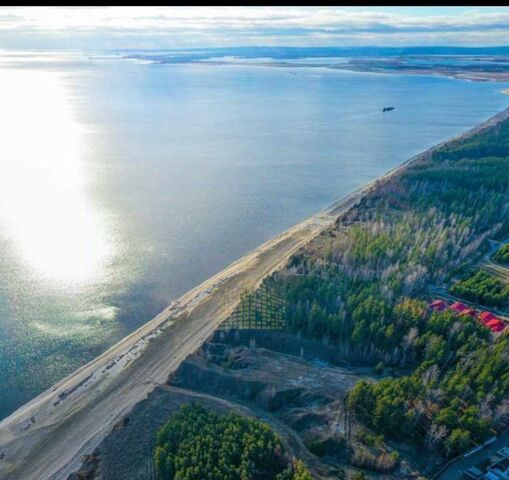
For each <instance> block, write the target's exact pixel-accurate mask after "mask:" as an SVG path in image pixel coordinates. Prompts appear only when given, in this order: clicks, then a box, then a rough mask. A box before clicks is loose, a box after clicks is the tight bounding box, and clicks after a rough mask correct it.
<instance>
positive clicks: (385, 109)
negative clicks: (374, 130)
mask: <svg viewBox="0 0 509 480" xmlns="http://www.w3.org/2000/svg"><path fill="white" fill-rule="evenodd" d="M395 108H396V107H384V109H383V110H382V112H383V113H385V112H390V111H391V110H394V109H395Z"/></svg>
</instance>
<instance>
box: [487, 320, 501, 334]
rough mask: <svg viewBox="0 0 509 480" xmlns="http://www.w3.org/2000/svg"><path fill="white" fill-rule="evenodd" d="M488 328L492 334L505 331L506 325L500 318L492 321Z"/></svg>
mask: <svg viewBox="0 0 509 480" xmlns="http://www.w3.org/2000/svg"><path fill="white" fill-rule="evenodd" d="M486 326H487V327H488V328H489V329H490V330H491V331H492V332H501V331H502V330H504V329H505V324H504V322H503V321H502V320H499V319H498V318H496V319H494V320H490V321H489V322H488V323H487V324H486Z"/></svg>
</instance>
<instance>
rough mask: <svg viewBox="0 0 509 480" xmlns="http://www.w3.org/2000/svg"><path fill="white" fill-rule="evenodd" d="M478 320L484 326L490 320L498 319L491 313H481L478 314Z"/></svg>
mask: <svg viewBox="0 0 509 480" xmlns="http://www.w3.org/2000/svg"><path fill="white" fill-rule="evenodd" d="M479 320H480V321H481V322H482V323H484V325H486V324H487V323H488V322H490V321H491V320H498V318H497V317H496V316H495V315H493V313H491V312H481V313H480V314H479Z"/></svg>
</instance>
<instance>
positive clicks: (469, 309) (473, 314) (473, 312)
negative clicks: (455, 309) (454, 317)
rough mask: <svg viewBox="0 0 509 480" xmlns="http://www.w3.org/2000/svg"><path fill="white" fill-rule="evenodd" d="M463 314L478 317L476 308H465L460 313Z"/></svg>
mask: <svg viewBox="0 0 509 480" xmlns="http://www.w3.org/2000/svg"><path fill="white" fill-rule="evenodd" d="M460 315H461V316H463V315H468V316H470V317H472V318H475V317H477V313H476V312H475V310H473V309H472V308H467V309H466V310H463V311H462V312H461V313H460Z"/></svg>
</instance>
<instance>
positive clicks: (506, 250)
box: [493, 243, 509, 265]
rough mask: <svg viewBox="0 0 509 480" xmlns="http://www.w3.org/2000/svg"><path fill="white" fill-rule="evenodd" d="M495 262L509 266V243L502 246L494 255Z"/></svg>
mask: <svg viewBox="0 0 509 480" xmlns="http://www.w3.org/2000/svg"><path fill="white" fill-rule="evenodd" d="M493 261H495V262H497V263H501V264H502V265H509V243H506V244H505V245H502V246H501V247H500V248H499V249H498V251H497V252H496V253H495V255H493Z"/></svg>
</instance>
